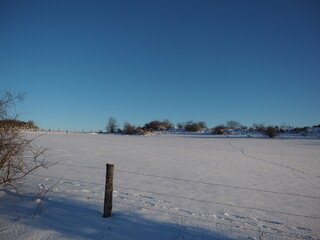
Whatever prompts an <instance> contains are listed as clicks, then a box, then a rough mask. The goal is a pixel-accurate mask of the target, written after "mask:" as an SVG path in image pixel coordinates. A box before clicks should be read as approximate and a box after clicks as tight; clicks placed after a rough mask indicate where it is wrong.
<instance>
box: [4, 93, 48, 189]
mask: <svg viewBox="0 0 320 240" xmlns="http://www.w3.org/2000/svg"><path fill="white" fill-rule="evenodd" d="M22 100H23V99H22V95H21V94H17V95H15V94H12V93H10V92H5V93H4V94H2V95H1V96H0V119H1V127H0V185H3V186H13V187H15V188H16V187H17V186H18V185H19V183H20V182H21V181H22V179H23V178H24V177H25V176H27V175H28V174H29V173H31V172H33V171H34V170H36V169H38V168H39V167H46V164H45V162H44V160H43V159H42V158H41V156H42V154H43V153H44V151H45V149H41V148H39V147H37V146H36V145H35V144H34V138H33V139H27V138H26V136H25V135H23V133H22V130H23V128H22V127H21V123H24V122H21V121H17V120H15V119H4V118H7V117H8V116H12V113H13V112H15V110H12V108H15V102H16V101H22ZM15 115H16V114H15ZM29 125H34V124H33V123H32V124H31V122H30V123H29Z"/></svg>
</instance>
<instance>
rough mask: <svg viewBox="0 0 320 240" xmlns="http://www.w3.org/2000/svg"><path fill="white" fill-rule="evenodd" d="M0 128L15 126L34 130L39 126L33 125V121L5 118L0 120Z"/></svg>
mask: <svg viewBox="0 0 320 240" xmlns="http://www.w3.org/2000/svg"><path fill="white" fill-rule="evenodd" d="M0 128H1V129H4V128H17V129H20V130H32V131H36V130H38V129H39V128H38V127H37V126H36V125H35V123H34V122H33V121H28V122H24V121H19V120H16V119H5V120H0Z"/></svg>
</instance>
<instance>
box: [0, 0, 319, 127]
mask: <svg viewBox="0 0 320 240" xmlns="http://www.w3.org/2000/svg"><path fill="white" fill-rule="evenodd" d="M0 89H7V90H12V91H15V92H20V91H22V92H27V93H28V94H27V97H26V100H25V102H24V104H22V105H21V106H19V111H20V113H21V119H23V120H34V121H35V122H36V123H37V124H38V125H39V126H40V127H42V128H51V129H57V128H60V129H75V128H76V129H77V130H82V129H85V130H90V129H94V130H98V129H104V127H105V126H106V123H107V120H108V118H109V116H113V117H115V118H116V119H117V120H118V122H119V124H120V126H122V123H123V122H124V121H128V122H130V123H132V124H136V125H142V124H144V123H146V122H149V121H151V120H162V119H164V118H167V119H169V120H171V121H172V122H173V123H178V122H183V121H188V120H194V121H200V120H204V121H206V122H207V125H208V126H209V127H214V126H215V125H218V124H222V123H225V122H226V121H228V120H237V121H240V122H241V123H242V124H244V125H248V126H250V125H252V124H253V123H255V122H257V123H260V122H264V123H266V124H273V125H277V124H279V125H280V124H282V123H284V122H285V123H287V124H289V125H295V126H304V125H314V124H319V123H320V1H317V0H315V1H312V0H299V1H296V0H288V1H283V0H276V1H272V0H265V1H263V0H261V1H260V0H259V1H256V0H253V1H246V0H241V1H239V0H235V1H229V0H221V1H214V0H209V1H201V0H194V1H188V0H184V1H174V0H170V1H166V0H152V1H147V0H145V1H140V0H137V1H135V0H128V1H124V0H115V1H107V0H105V1H95V0H88V1H81V0H73V1H71V0H63V1H60V0H54V1H49V0H39V1H33V0H28V1H19V0H15V1H11V0H0Z"/></svg>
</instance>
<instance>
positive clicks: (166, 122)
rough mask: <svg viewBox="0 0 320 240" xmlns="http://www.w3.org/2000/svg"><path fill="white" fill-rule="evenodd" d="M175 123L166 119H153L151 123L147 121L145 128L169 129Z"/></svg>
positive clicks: (155, 129) (148, 129)
mask: <svg viewBox="0 0 320 240" xmlns="http://www.w3.org/2000/svg"><path fill="white" fill-rule="evenodd" d="M172 128H173V125H172V123H170V121H169V120H167V119H165V120H163V121H162V122H161V121H156V120H155V121H151V122H149V123H146V124H145V125H144V127H143V129H145V130H147V131H166V130H169V129H172Z"/></svg>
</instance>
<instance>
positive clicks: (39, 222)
mask: <svg viewBox="0 0 320 240" xmlns="http://www.w3.org/2000/svg"><path fill="white" fill-rule="evenodd" d="M3 192H4V193H5V194H4V195H3V196H1V198H0V215H1V218H2V219H3V221H6V222H7V224H6V225H7V226H9V227H8V229H7V230H6V231H7V232H8V233H7V234H8V236H10V235H11V234H10V232H11V231H15V229H16V227H19V225H20V226H21V225H24V226H25V227H27V228H25V229H27V230H26V231H28V235H30V234H31V235H32V234H35V237H36V234H39V230H43V231H48V230H49V231H53V232H54V233H52V234H55V235H56V236H57V237H56V238H57V239H58V238H61V237H62V236H63V237H62V238H66V239H69V238H77V239H92V240H93V239H101V240H103V239H104V240H107V239H112V240H116V239H121V240H126V239H128V240H129V239H130V240H135V239H137V240H138V239H139V240H141V239H154V240H157V239H172V240H176V239H185V240H189V239H195V240H196V239H199V240H205V239H221V240H222V239H224V240H232V239H231V238H228V237H226V236H223V235H221V234H219V233H216V232H213V231H210V230H207V229H202V228H200V227H194V226H184V225H183V223H182V224H175V223H167V222H158V221H156V220H152V219H146V218H144V217H143V216H141V215H139V214H136V213H135V212H134V209H133V210H132V209H131V210H123V211H114V215H113V216H112V217H111V218H102V213H101V211H98V210H96V209H98V208H100V207H101V208H102V206H98V204H96V203H95V202H93V203H90V202H88V200H87V201H86V200H85V199H84V201H79V200H75V199H69V198H67V197H65V196H64V197H56V196H55V195H54V193H50V196H48V197H45V198H44V199H43V204H42V208H41V212H38V213H37V214H36V215H35V218H34V219H33V218H32V217H33V215H34V213H35V210H36V208H37V204H36V203H35V201H34V200H35V198H34V197H32V196H31V195H24V196H23V198H22V197H20V196H18V195H17V194H16V193H12V192H10V191H7V190H2V193H3ZM5 219H6V220H5ZM16 224H18V226H17V225H16ZM1 228H2V227H1ZM30 229H34V230H35V231H34V233H30ZM23 231H24V230H22V232H21V233H20V234H21V239H23V238H24V234H23ZM40 234H41V232H40ZM1 235H2V233H1V231H0V237H1ZM39 237H40V236H39ZM53 238H55V237H53Z"/></svg>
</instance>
